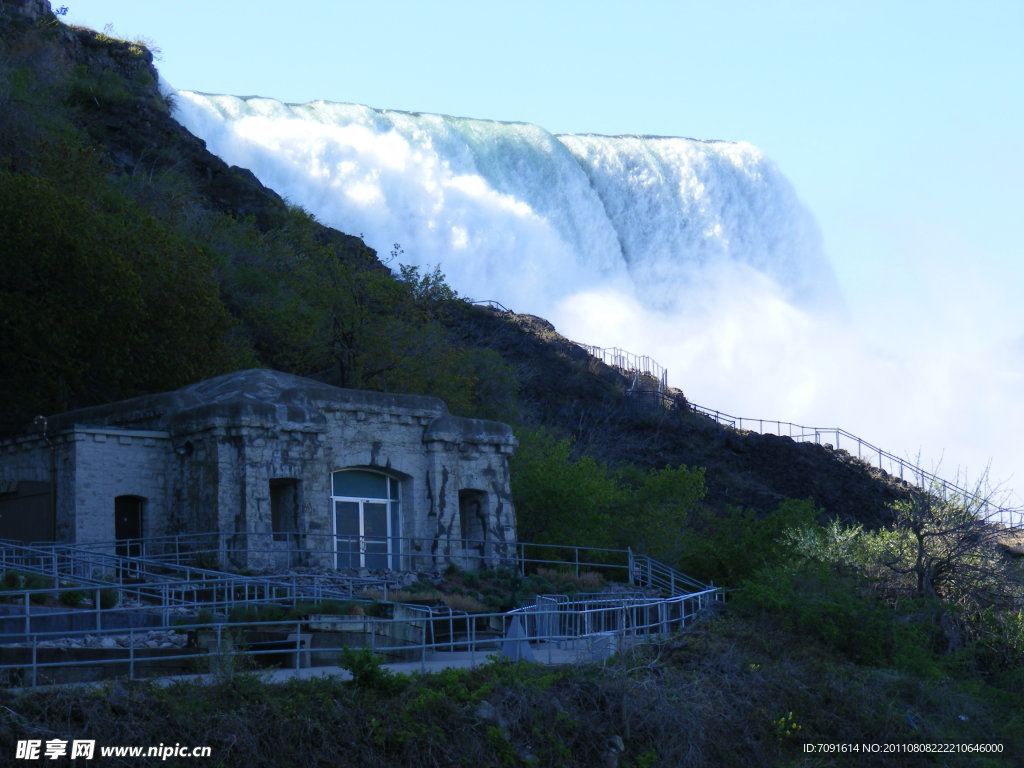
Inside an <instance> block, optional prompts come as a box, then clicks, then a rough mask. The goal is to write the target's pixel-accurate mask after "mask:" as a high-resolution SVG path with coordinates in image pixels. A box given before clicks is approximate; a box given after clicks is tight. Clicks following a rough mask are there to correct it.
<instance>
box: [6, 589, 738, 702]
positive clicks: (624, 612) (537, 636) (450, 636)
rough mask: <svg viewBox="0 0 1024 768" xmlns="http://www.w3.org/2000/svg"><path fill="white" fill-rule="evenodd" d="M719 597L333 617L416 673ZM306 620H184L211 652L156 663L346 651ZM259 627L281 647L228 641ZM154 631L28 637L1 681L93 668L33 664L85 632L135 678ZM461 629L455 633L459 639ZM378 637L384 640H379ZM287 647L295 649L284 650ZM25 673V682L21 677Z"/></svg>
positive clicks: (716, 593)
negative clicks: (443, 655)
mask: <svg viewBox="0 0 1024 768" xmlns="http://www.w3.org/2000/svg"><path fill="white" fill-rule="evenodd" d="M721 594H722V593H721V590H718V589H713V588H712V589H708V590H704V591H701V592H695V593H689V594H684V595H677V596H674V597H669V598H646V599H638V598H636V597H626V598H623V599H621V600H618V601H615V600H609V599H607V598H606V599H604V600H602V601H587V600H585V599H584V600H578V601H570V602H561V603H559V604H557V605H556V606H555V607H543V606H541V605H540V604H539V603H538V604H537V605H534V606H531V607H528V608H519V609H515V610H513V611H509V612H491V613H480V614H466V613H461V612H454V611H449V612H448V613H447V614H443V615H441V614H430V613H427V612H424V613H423V614H422V615H421V616H419V617H417V618H408V617H405V618H391V619H385V618H378V617H370V616H359V617H355V616H338V617H337V620H338V621H340V622H345V621H351V622H354V623H358V624H360V625H362V626H363V628H364V630H368V631H364V634H366V635H367V636H368V639H369V643H368V647H369V648H371V649H372V650H374V651H377V652H381V653H388V652H404V653H406V654H409V653H412V654H415V653H416V652H419V657H420V662H421V665H422V667H421V668H425V665H426V661H427V659H428V653H430V654H435V653H437V652H442V651H456V650H463V651H468V652H469V653H470V654H471V660H472V663H475V659H474V658H473V657H474V655H475V654H480V653H482V652H483V651H485V650H488V649H496V648H498V647H500V646H501V644H502V642H503V641H504V640H505V636H504V635H505V630H506V629H508V628H509V627H510V624H511V621H512V618H513V617H519V619H520V620H521V625H520V629H521V632H520V634H518V636H517V637H516V640H517V642H526V643H532V644H544V645H545V646H546V647H547V650H548V653H549V661H550V660H551V653H552V652H553V649H554V648H555V646H556V645H560V644H564V643H574V642H578V641H580V640H587V639H591V638H596V637H608V636H611V635H614V636H618V637H625V636H633V637H637V636H653V635H658V634H664V633H667V632H670V631H672V630H673V629H677V628H682V627H684V626H685V625H686V623H687V622H688V621H689V620H690V619H692V618H693V617H695V616H696V615H697V614H698V613H700V612H701V611H702V610H703V609H705V608H707V607H708V606H709V605H710V604H712V603H713V602H715V601H718V600H720V599H721ZM418 607H422V606H418ZM310 623H311V622H310V620H309V619H306V620H302V619H298V620H295V619H289V620H270V621H236V622H229V621H217V622H212V623H210V622H198V623H183V624H179V625H176V626H174V627H172V628H171V629H172V630H173V631H175V632H197V631H209V632H212V633H213V634H214V637H213V638H211V639H212V640H213V642H212V643H210V650H208V651H207V652H205V653H203V652H199V651H196V652H188V653H173V652H171V653H163V654H161V655H160V657H159V658H160V659H161V660H163V661H179V660H180V661H185V660H188V661H191V662H196V661H201V660H208V662H209V663H210V664H211V666H216V665H217V664H218V663H219V664H225V663H227V664H230V663H231V662H232V661H233V660H234V659H236V658H238V657H249V658H258V657H260V656H264V655H267V654H281V653H286V654H292V664H293V665H294V668H295V669H296V670H298V669H299V668H300V667H302V666H307V665H308V664H309V661H305V662H304V661H303V659H304V657H305V658H306V659H308V658H309V656H310V654H311V653H313V652H316V653H321V654H332V653H340V652H342V651H343V650H345V649H346V647H347V646H344V645H337V646H324V647H320V646H317V647H316V648H311V647H309V646H308V645H307V644H306V642H307V640H308V638H310V636H311V632H312V629H310V627H309V625H310ZM481 626H483V627H493V626H497V627H500V628H501V631H500V633H499V634H498V635H495V634H494V633H493V632H486V631H485V632H481V630H480V627H481ZM260 628H266V629H270V628H274V629H277V630H280V631H282V633H287V635H288V639H287V640H286V641H285V642H284V644H283V645H282V646H280V647H275V648H273V649H266V648H257V647H248V648H246V647H238V645H237V644H236V642H235V641H234V639H233V637H234V636H235V634H236V633H238V632H243V631H254V630H259V629H260ZM153 629H154V628H153V627H132V628H111V629H103V628H100V629H92V630H79V631H74V632H68V631H61V632H37V633H32V634H31V636H30V637H28V638H27V640H25V641H24V642H21V643H16V644H14V645H8V646H7V647H8V648H11V647H27V648H30V649H31V653H30V661H29V662H28V663H25V662H23V661H18V662H17V663H9V664H0V673H3V674H6V675H7V676H18V675H20V676H21V678H20V679H19V680H17V681H14V680H10V679H9V680H7V681H6V682H8V683H12V682H18V683H20V684H22V685H32V686H34V685H38V684H40V683H44V682H46V681H45V680H42V679H41V676H42V675H41V673H45V672H46V670H49V669H57V668H68V667H76V666H86V665H95V664H97V663H98V662H97V660H96V659H95V658H93V659H82V660H71V659H69V658H62V659H60V660H58V661H40V659H39V652H40V650H41V649H43V648H45V647H47V646H46V643H47V641H49V640H57V639H61V640H63V639H67V638H73V637H76V636H83V637H84V636H86V635H88V636H92V637H94V638H110V637H119V638H123V637H125V636H127V640H126V642H125V647H123V648H109V650H110V651H111V653H110V654H108V655H107V656H106V657H104V658H103V659H102V662H101V663H102V664H110V665H123V666H124V667H126V668H127V669H126V671H127V675H128V677H130V678H135V677H136V673H137V671H138V670H137V667H138V665H139V664H141V663H142V662H144V661H147V660H151V659H147V658H145V657H146V654H140V653H139V650H140V648H141V646H139V644H138V643H137V642H136V638H137V637H138V636H140V635H146V634H148V633H149V632H151V631H152V630H153ZM292 630H294V631H292ZM460 632H461V633H462V634H459V633H460ZM304 638H305V639H304ZM378 638H384V639H383V640H378ZM399 638H401V642H397V643H396V642H394V641H395V640H396V639H399ZM410 638H411V639H410ZM388 640H390V641H391V642H388ZM292 643H294V646H292V645H291V644H292ZM118 650H120V651H122V653H121V654H120V655H119V654H118V653H117V651H118ZM481 660H483V659H481ZM26 674H27V676H28V679H27V680H26V679H25V677H24V676H25V675H26Z"/></svg>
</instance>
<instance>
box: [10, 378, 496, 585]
mask: <svg viewBox="0 0 1024 768" xmlns="http://www.w3.org/2000/svg"><path fill="white" fill-rule="evenodd" d="M51 430H52V431H53V434H54V435H56V436H55V437H51V442H52V443H53V444H54V446H55V448H54V451H55V453H54V455H55V457H56V462H57V467H58V469H57V472H56V474H57V477H58V510H59V511H58V519H59V521H60V524H59V528H60V531H61V537H62V538H64V539H65V540H77V541H110V540H113V538H114V534H115V527H114V499H115V498H117V497H118V496H138V497H141V498H144V499H146V506H145V512H144V534H145V535H146V536H158V535H165V534H178V533H195V532H209V531H216V532H219V534H220V538H221V546H222V554H223V555H225V556H227V555H228V553H229V551H235V550H242V551H244V550H249V551H250V552H255V554H252V555H251V556H248V557H243V558H237V557H236V558H229V562H234V564H235V565H237V566H239V567H241V566H248V567H256V568H263V567H282V566H283V565H287V564H288V562H289V561H288V559H287V558H286V557H284V555H285V553H286V550H287V549H288V548H290V547H291V548H295V547H305V548H307V549H309V550H330V553H328V554H322V555H312V554H311V555H310V557H309V561H310V562H309V563H307V564H311V565H314V564H315V565H323V566H330V565H332V564H333V554H332V553H333V548H334V539H333V535H334V508H333V504H332V501H331V496H332V474H333V473H334V472H336V471H338V470H343V469H363V470H370V471H374V472H379V473H382V474H386V475H387V476H389V477H391V478H393V479H394V480H396V481H397V483H398V487H399V504H400V506H399V509H400V526H399V527H400V530H399V531H393V534H394V535H396V536H397V535H400V536H401V537H403V538H404V539H406V540H407V541H405V543H403V545H402V546H403V550H404V551H406V552H408V554H409V555H410V558H411V559H410V558H406V562H405V563H403V564H404V565H407V566H411V565H414V566H415V567H419V568H422V567H428V566H441V565H442V564H443V563H444V562H447V561H449V560H451V559H454V560H455V561H456V562H458V561H459V559H460V558H462V557H463V556H467V557H468V556H470V555H472V556H475V557H476V558H477V559H476V560H466V561H465V562H463V564H464V565H466V566H469V567H473V566H476V565H479V558H480V557H482V556H485V555H486V556H487V557H489V558H491V559H493V558H495V557H499V556H500V554H501V553H502V552H503V551H506V550H507V548H506V549H505V550H503V549H502V548H501V547H499V546H497V545H503V544H511V543H513V542H514V541H515V518H514V512H513V509H512V504H511V498H510V495H509V493H510V492H509V476H508V456H509V455H510V454H511V452H512V450H513V449H514V447H515V439H514V438H513V436H512V432H511V430H510V429H509V427H508V426H506V425H504V424H498V423H496V422H488V421H479V420H473V419H461V418H457V417H454V416H451V415H450V414H449V413H448V412H447V408H446V407H445V405H444V403H443V402H442V401H440V400H438V399H436V398H431V397H423V396H415V395H394V394H383V393H377V392H362V391H356V390H344V389H339V388H336V387H330V386H327V385H324V384H320V383H318V382H314V381H309V380H307V379H301V378H299V377H295V376H290V375H287V374H281V373H278V372H274V371H260V370H256V371H241V372H239V373H236V374H229V375H227V376H222V377H218V378H216V379H211V380H208V381H205V382H200V383H199V384H196V385H193V386H191V387H186V388H184V389H182V390H178V391H177V392H170V393H165V394H163V395H154V396H150V397H145V398H136V399H134V400H129V401H125V402H124V403H114V404H110V405H107V406H100V407H98V408H91V409H86V410H83V411H79V412H75V413H71V414H65V415H63V416H60V417H55V418H54V419H53V420H51ZM8 442H9V443H11V445H9V446H8V445H6V444H5V445H4V446H3V448H4V451H3V453H2V454H0V483H3V482H7V483H8V484H9V483H11V482H16V481H17V480H40V481H41V480H47V479H48V478H49V476H50V470H49V461H50V459H49V455H50V453H49V452H50V447H49V445H48V444H47V443H46V441H45V440H43V439H42V438H33V439H25V440H22V441H20V442H19V441H8ZM272 481H273V482H276V483H278V484H280V483H287V484H288V487H289V494H290V495H289V496H288V499H289V503H293V504H294V505H295V510H294V514H292V512H289V517H290V518H291V517H293V518H294V527H295V530H296V531H297V533H298V535H297V536H287V537H286V536H284V535H279V536H277V537H275V536H274V533H275V531H274V525H273V520H272V514H273V504H272V501H273V494H272V492H271V486H272ZM0 487H2V486H0ZM278 487H280V486H278ZM460 492H461V493H464V494H469V495H468V496H464V498H470V497H471V498H472V500H473V505H472V515H473V520H472V521H465V522H464V521H463V520H462V519H461V517H460ZM467 508H468V507H467ZM467 530H471V531H473V533H474V535H475V536H479V537H481V538H485V539H487V542H488V545H487V546H483V545H481V546H476V545H474V547H473V548H472V551H471V552H470V551H466V548H465V547H464V546H463V543H462V542H461V539H462V537H463V534H464V533H465V532H466V531H467ZM278 533H279V534H280V532H278ZM276 539H279V540H276ZM491 543H493V544H494V545H495V546H491Z"/></svg>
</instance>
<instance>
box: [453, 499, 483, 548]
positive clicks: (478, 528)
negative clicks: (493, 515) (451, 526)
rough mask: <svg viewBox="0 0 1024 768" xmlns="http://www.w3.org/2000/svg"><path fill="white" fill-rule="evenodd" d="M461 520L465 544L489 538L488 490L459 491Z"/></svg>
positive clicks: (474, 543) (476, 542) (473, 544)
mask: <svg viewBox="0 0 1024 768" xmlns="http://www.w3.org/2000/svg"><path fill="white" fill-rule="evenodd" d="M459 521H460V524H461V525H460V529H461V532H462V538H463V539H465V540H466V544H465V546H475V545H479V544H480V543H482V542H483V541H484V540H485V539H486V538H487V493H486V491H475V490H472V489H468V488H466V489H463V490H461V491H459Z"/></svg>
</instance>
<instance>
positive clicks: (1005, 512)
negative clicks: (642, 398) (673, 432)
mask: <svg viewBox="0 0 1024 768" xmlns="http://www.w3.org/2000/svg"><path fill="white" fill-rule="evenodd" d="M574 343H576V344H577V345H578V346H580V347H582V348H583V349H585V350H586V351H587V352H589V353H590V354H591V355H593V356H594V357H597V358H599V359H601V360H603V361H604V362H605V363H606V364H608V365H611V366H613V367H616V368H619V369H620V370H622V371H623V372H625V373H634V372H636V371H638V370H641V369H642V370H643V371H644V372H645V373H646V372H647V371H651V372H656V373H648V374H647V375H652V376H655V377H657V376H658V375H660V377H661V380H662V381H663V385H661V386H659V388H658V390H657V391H653V390H652V391H650V392H647V393H645V394H653V395H656V396H658V397H660V398H661V399H662V402H665V403H668V404H670V405H675V406H678V407H681V408H684V409H687V410H691V411H693V412H694V413H698V414H701V415H703V416H707V417H708V418H710V419H713V420H714V421H716V422H717V423H719V424H722V425H724V426H727V427H732V428H734V429H738V430H746V431H750V432H758V433H761V434H776V435H780V436H784V437H789V438H792V439H793V440H795V441H797V442H815V443H818V444H819V445H823V446H826V447H831V448H832V449H833V450H836V451H839V450H845V449H843V448H841V446H840V443H841V442H842V441H843V440H845V441H846V443H847V444H849V445H850V446H851V447H854V448H856V452H857V458H858V459H860V460H861V461H864V462H866V463H867V464H870V465H872V466H874V465H875V464H876V463H877V465H878V470H879V471H880V472H882V473H884V474H885V475H886V476H891V477H899V479H900V480H902V481H904V482H910V483H913V484H914V485H916V486H917V487H919V488H921V489H923V490H925V491H929V492H932V493H936V494H941V495H943V497H944V498H946V497H950V496H952V497H954V498H958V499H962V500H964V501H966V502H968V503H970V504H972V505H974V506H975V508H976V509H978V510H979V512H980V513H981V514H982V515H984V516H985V517H986V518H991V519H993V520H998V521H999V522H1002V523H1003V524H1005V525H1008V526H1010V527H1014V528H1019V527H1024V511H1022V510H1021V509H1019V508H1013V507H1003V506H999V505H996V504H993V503H992V502H991V501H990V500H989V499H986V498H981V497H979V496H978V495H977V494H976V493H974V492H972V491H970V490H968V489H966V488H963V487H961V486H960V485H958V484H957V483H953V482H950V481H948V480H945V479H944V478H941V477H939V476H938V475H935V474H933V473H931V472H928V471H927V470H925V469H922V468H921V467H919V466H917V465H915V464H914V463H913V462H910V461H908V460H906V459H903V458H900V457H899V456H896V455H895V454H893V453H890V452H889V451H885V450H882V449H881V448H879V447H878V446H876V445H873V444H871V443H869V442H868V441H866V440H863V439H862V438H860V437H857V436H856V435H854V434H852V433H850V432H847V431H846V430H845V429H841V428H839V427H808V426H804V425H801V424H794V423H793V422H789V421H776V420H774V419H760V418H756V419H755V418H748V417H743V416H733V415H731V414H728V413H724V412H723V411H719V410H717V409H713V408H705V407H704V406H702V405H697V404H695V403H691V402H689V401H687V400H686V399H685V398H684V397H683V396H682V395H679V394H675V393H672V392H670V391H669V390H668V371H667V369H665V368H663V367H662V366H660V365H659V364H658V363H656V362H654V361H653V360H651V359H650V358H649V357H646V356H642V355H634V354H632V353H630V352H625V351H624V350H620V349H618V348H613V349H610V350H608V349H604V348H602V347H595V346H592V345H589V344H582V343H580V342H574ZM755 425H756V427H755ZM773 426H774V429H773V428H772V427H773ZM783 428H785V430H786V432H785V433H784V432H783ZM826 438H828V439H831V440H832V442H831V443H829V442H826ZM847 453H849V454H850V455H852V450H851V451H847Z"/></svg>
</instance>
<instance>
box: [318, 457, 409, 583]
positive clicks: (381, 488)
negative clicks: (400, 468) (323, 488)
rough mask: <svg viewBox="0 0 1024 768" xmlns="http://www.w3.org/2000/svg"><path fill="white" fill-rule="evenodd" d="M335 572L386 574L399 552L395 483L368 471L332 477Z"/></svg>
mask: <svg viewBox="0 0 1024 768" xmlns="http://www.w3.org/2000/svg"><path fill="white" fill-rule="evenodd" d="M331 487H332V490H333V493H332V496H331V502H332V503H333V505H334V537H335V558H334V560H335V567H336V568H371V569H373V570H379V571H383V570H390V569H395V568H397V567H398V563H399V553H400V551H401V539H400V536H401V533H400V523H399V518H400V516H399V501H398V482H397V481H396V480H394V479H392V478H390V477H388V476H387V475H383V474H380V473H377V472H370V471H368V470H360V469H344V470H338V471H337V472H334V473H333V478H332V481H331Z"/></svg>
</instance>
